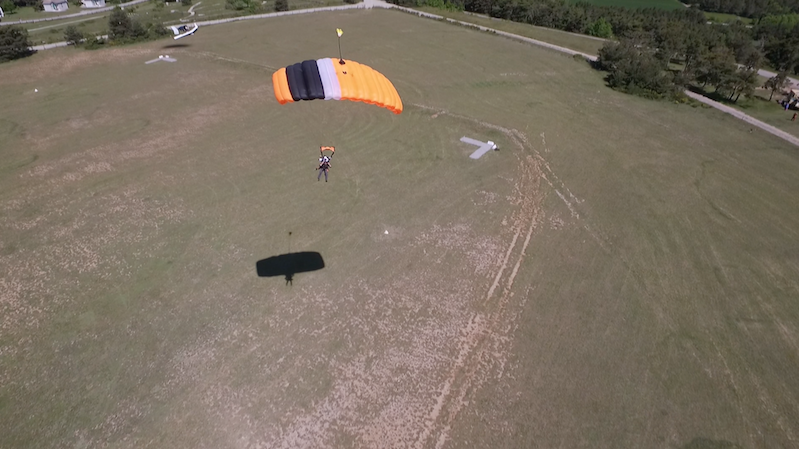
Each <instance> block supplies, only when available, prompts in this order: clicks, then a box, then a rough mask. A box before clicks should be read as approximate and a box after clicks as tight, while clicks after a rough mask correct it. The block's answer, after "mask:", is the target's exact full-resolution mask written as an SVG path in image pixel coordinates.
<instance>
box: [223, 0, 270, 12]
mask: <svg viewBox="0 0 799 449" xmlns="http://www.w3.org/2000/svg"><path fill="white" fill-rule="evenodd" d="M225 9H232V10H234V11H247V12H249V13H250V14H256V13H259V12H261V11H263V6H262V4H261V2H260V1H259V0H226V2H225Z"/></svg>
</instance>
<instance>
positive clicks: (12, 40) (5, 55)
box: [0, 26, 36, 62]
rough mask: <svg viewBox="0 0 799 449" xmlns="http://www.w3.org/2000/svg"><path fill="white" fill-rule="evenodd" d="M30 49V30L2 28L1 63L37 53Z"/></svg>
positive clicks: (0, 31) (13, 27)
mask: <svg viewBox="0 0 799 449" xmlns="http://www.w3.org/2000/svg"><path fill="white" fill-rule="evenodd" d="M30 47H31V43H30V41H29V40H28V30H26V29H25V28H22V27H18V26H4V27H0V62H6V61H11V60H13V59H19V58H24V57H26V56H30V55H32V54H34V53H36V51H35V50H31V49H30Z"/></svg>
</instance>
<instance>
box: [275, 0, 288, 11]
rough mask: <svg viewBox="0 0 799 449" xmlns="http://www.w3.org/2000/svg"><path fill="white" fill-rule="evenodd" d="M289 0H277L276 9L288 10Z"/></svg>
mask: <svg viewBox="0 0 799 449" xmlns="http://www.w3.org/2000/svg"><path fill="white" fill-rule="evenodd" d="M288 10H289V0H275V11H288Z"/></svg>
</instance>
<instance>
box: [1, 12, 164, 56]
mask: <svg viewBox="0 0 799 449" xmlns="http://www.w3.org/2000/svg"><path fill="white" fill-rule="evenodd" d="M169 34H170V32H169V31H168V30H167V29H166V28H164V26H163V25H162V24H160V23H153V22H146V23H142V22H140V21H139V20H138V19H136V18H133V17H131V15H130V13H129V12H128V11H125V10H123V9H121V8H119V7H118V6H117V7H116V8H114V9H113V10H112V11H111V15H110V16H109V17H108V38H107V40H106V39H105V38H100V37H98V36H93V35H91V36H89V35H84V34H83V33H81V32H80V30H79V29H78V28H77V27H75V26H74V25H70V26H68V27H67V28H66V31H65V33H64V40H65V41H67V42H68V43H69V44H72V45H75V46H79V45H83V46H84V47H85V48H88V49H94V48H99V47H101V46H103V45H105V44H106V43H107V42H108V43H110V44H112V45H120V44H129V43H133V42H142V41H148V40H153V39H159V38H161V37H164V36H167V35H169ZM31 47H32V44H31V42H30V38H29V36H28V30H26V29H25V28H22V27H20V26H4V27H0V62H7V61H11V60H14V59H19V58H24V57H26V56H30V55H32V54H34V53H36V51H35V50H33V49H32V48H31Z"/></svg>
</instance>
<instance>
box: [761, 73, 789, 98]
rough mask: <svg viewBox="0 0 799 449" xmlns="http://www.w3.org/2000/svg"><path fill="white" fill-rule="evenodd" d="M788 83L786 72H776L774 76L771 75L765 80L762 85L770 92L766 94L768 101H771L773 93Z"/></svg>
mask: <svg viewBox="0 0 799 449" xmlns="http://www.w3.org/2000/svg"><path fill="white" fill-rule="evenodd" d="M787 85H788V74H787V73H785V72H784V71H783V72H780V73H778V74H777V75H776V76H772V77H771V78H769V79H768V80H767V81H766V84H765V85H763V87H764V88H766V89H768V90H769V91H770V92H771V93H770V95H769V96H768V101H771V99H772V98H774V94H775V93H777V92H778V91H779V92H782V90H783V89H785V87H786V86H787Z"/></svg>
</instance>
